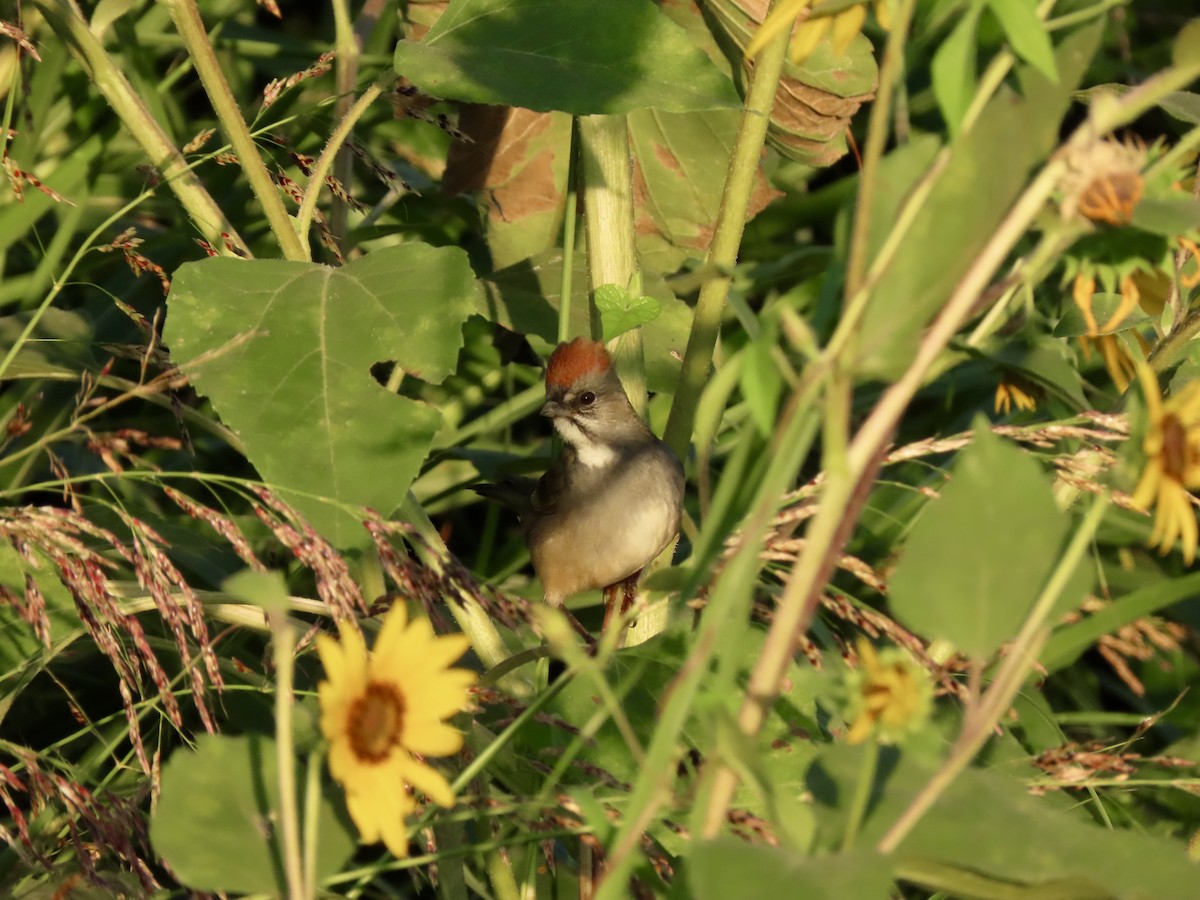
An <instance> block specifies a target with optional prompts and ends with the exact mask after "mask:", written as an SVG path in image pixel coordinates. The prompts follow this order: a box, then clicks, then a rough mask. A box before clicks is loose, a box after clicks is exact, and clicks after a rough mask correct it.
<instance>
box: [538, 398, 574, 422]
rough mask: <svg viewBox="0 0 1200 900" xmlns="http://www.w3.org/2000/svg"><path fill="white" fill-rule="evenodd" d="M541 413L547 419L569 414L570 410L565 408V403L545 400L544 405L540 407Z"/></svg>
mask: <svg viewBox="0 0 1200 900" xmlns="http://www.w3.org/2000/svg"><path fill="white" fill-rule="evenodd" d="M542 415H543V416H546V417H547V418H549V419H560V418H563V417H564V416H568V415H570V410H568V409H567V405H566V404H565V403H559V402H558V401H557V400H547V401H546V405H545V406H543V407H542Z"/></svg>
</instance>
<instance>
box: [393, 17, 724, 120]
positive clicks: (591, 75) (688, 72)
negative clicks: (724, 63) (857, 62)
mask: <svg viewBox="0 0 1200 900" xmlns="http://www.w3.org/2000/svg"><path fill="white" fill-rule="evenodd" d="M395 64H396V71H397V72H399V73H400V74H401V75H404V76H405V77H406V78H408V79H410V80H411V81H412V82H413V83H414V84H416V85H417V86H418V87H420V88H421V89H422V90H424V91H426V92H428V93H430V94H433V95H434V96H436V97H443V98H445V99H447V100H465V101H469V102H473V103H491V104H496V105H506V106H521V107H525V108H526V109H532V110H537V111H541V112H544V111H548V110H555V109H557V110H562V111H563V112H569V113H572V114H573V115H577V116H585V115H595V114H609V115H613V114H620V113H627V112H630V111H631V110H634V109H643V108H654V109H661V110H665V111H668V112H687V111H689V110H698V109H715V108H719V107H737V106H739V105H740V103H739V100H738V97H737V92H736V91H735V90H734V89H733V85H732V83H731V82H730V81H729V79H728V78H726V77H725V76H724V75H722V74H721V73H720V72H719V71H718V69H717V68H716V67H715V66H714V65H713V64H712V62H711V61H710V60H709V59H708V57H707V56H705V55H704V53H703V52H702V51H700V50H699V49H697V48H696V47H694V46H692V44H691V43H690V42H689V41H688V38H687V34H686V32H684V30H683V29H682V28H680V27H679V26H678V25H676V24H675V23H674V22H672V21H671V20H670V19H669V18H668V17H667V16H665V15H664V14H663V13H662V12H661V11H660V10H659V9H658V7H657V6H655V5H654V4H653V3H652V2H650V0H605V2H604V3H579V2H563V0H454V2H452V3H451V4H450V6H449V7H447V9H446V11H445V12H444V13H442V16H441V18H440V19H438V21H437V24H435V25H434V26H433V28H431V29H430V30H429V33H428V34H426V35H425V37H424V39H423V40H422V41H420V42H419V43H418V42H415V41H401V42H400V43H399V45H398V46H397V47H396V59H395Z"/></svg>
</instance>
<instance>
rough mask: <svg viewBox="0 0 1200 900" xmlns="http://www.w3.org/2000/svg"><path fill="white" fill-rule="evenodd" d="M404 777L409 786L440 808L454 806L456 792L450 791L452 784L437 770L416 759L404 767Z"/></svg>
mask: <svg viewBox="0 0 1200 900" xmlns="http://www.w3.org/2000/svg"><path fill="white" fill-rule="evenodd" d="M404 775H405V777H406V778H407V779H408V783H409V784H411V785H412V786H413V787H415V788H416V789H417V790H418V791H420V792H421V793H422V794H424V795H425V796H426V797H428V798H429V799H430V800H432V801H433V802H434V803H436V804H437V805H438V806H445V807H447V808H449V807H451V806H453V805H454V792H453V791H452V790H450V782H448V781H447V780H446V778H445V776H443V775H442V773H441V772H439V771H437V769H434V768H432V767H430V766H427V765H425V763H423V762H417V761H416V760H415V759H414V760H411V761H410V762H409V764H408V765H407V766H405V767H404Z"/></svg>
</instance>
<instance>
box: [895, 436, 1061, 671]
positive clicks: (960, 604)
mask: <svg viewBox="0 0 1200 900" xmlns="http://www.w3.org/2000/svg"><path fill="white" fill-rule="evenodd" d="M979 424H983V427H979ZM1067 529H1068V522H1067V519H1066V517H1065V516H1064V515H1063V514H1062V513H1061V512H1059V510H1058V508H1057V507H1056V506H1055V504H1054V497H1053V496H1052V494H1051V492H1050V484H1049V480H1048V478H1047V477H1046V475H1045V473H1044V472H1043V471H1042V469H1041V467H1040V466H1038V464H1037V463H1036V462H1035V461H1034V460H1033V459H1032V458H1031V457H1030V456H1029V455H1028V454H1027V453H1024V452H1022V451H1021V450H1019V449H1017V448H1016V447H1014V446H1013V445H1012V444H1009V443H1007V442H1005V441H1002V440H1001V439H1000V438H998V437H996V436H994V435H993V434H992V433H991V430H990V429H989V428H988V427H987V426H986V424H985V423H977V427H976V436H975V440H973V441H972V442H971V445H970V446H969V447H968V448H967V449H966V450H964V451H963V453H962V454H961V455H960V456H959V458H958V460H957V461H956V463H955V465H954V470H953V473H952V475H951V478H950V480H949V482H948V483H947V484H946V486H945V487H944V488H943V489H942V494H941V498H940V499H938V500H935V501H932V502H931V503H930V504H929V506H928V507H927V508H926V509H925V511H924V512H923V514H922V515H921V517H920V519H919V520H918V521H917V524H916V525H915V526H914V528H913V530H912V535H911V537H910V538H909V540H908V544H907V546H906V547H905V550H904V555H903V557H901V560H900V565H899V567H898V568H897V570H896V574H895V576H894V577H893V578H892V586H891V606H892V609H893V611H894V612H895V613H896V615H897V616H898V617H899V618H900V619H901V620H902V621H903V622H904V623H905V624H907V625H908V626H910V627H911V628H913V629H914V630H915V631H917V632H918V633H920V634H922V635H923V636H925V637H927V638H943V639H946V640H949V641H951V642H953V644H954V645H955V646H956V647H957V648H958V649H959V650H961V651H962V652H963V653H965V654H967V655H968V656H970V657H972V658H974V659H978V660H986V659H988V658H990V657H991V656H992V654H993V653H995V652H996V650H998V649H999V648H1000V646H1001V645H1002V644H1003V643H1004V642H1005V641H1007V640H1009V639H1010V638H1011V637H1012V636H1013V635H1014V634H1015V633H1016V631H1017V628H1018V627H1019V626H1020V624H1021V621H1022V620H1023V619H1024V618H1025V614H1026V613H1027V612H1028V611H1029V609H1030V607H1031V606H1032V605H1033V601H1034V600H1035V599H1036V598H1037V594H1038V592H1039V591H1040V590H1041V588H1042V586H1043V584H1044V583H1045V581H1046V579H1047V577H1048V576H1049V574H1050V572H1051V570H1052V569H1053V568H1054V564H1055V563H1056V561H1057V560H1058V554H1059V549H1060V546H1061V544H1062V541H1063V538H1064V537H1065V536H1066V533H1067Z"/></svg>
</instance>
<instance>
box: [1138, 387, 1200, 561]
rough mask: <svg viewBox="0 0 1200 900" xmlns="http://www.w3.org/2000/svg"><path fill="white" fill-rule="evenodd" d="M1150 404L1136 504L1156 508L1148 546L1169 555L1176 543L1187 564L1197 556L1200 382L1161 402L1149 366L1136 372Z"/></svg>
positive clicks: (1199, 484)
mask: <svg viewBox="0 0 1200 900" xmlns="http://www.w3.org/2000/svg"><path fill="white" fill-rule="evenodd" d="M1138 377H1139V379H1140V380H1141V382H1142V393H1143V394H1144V395H1145V398H1146V414H1147V419H1148V422H1147V425H1146V435H1145V437H1144V438H1143V439H1142V450H1143V451H1144V452H1145V454H1146V464H1145V468H1143V469H1142V477H1141V479H1140V480H1139V481H1138V485H1137V489H1136V490H1135V491H1134V492H1133V502H1134V503H1135V504H1137V505H1138V506H1140V507H1142V508H1143V509H1146V510H1148V509H1150V506H1151V505H1152V504H1153V506H1154V530H1153V531H1152V532H1151V533H1150V542H1149V543H1150V545H1151V546H1154V545H1156V544H1157V545H1158V551H1159V553H1162V554H1166V553H1167V552H1168V551H1169V550H1170V549H1171V548H1172V547H1174V546H1175V541H1176V539H1178V540H1179V541H1180V543H1181V544H1182V548H1183V561H1184V562H1185V563H1187V564H1188V565H1189V566H1190V565H1191V564H1192V560H1193V559H1194V558H1195V556H1196V542H1197V537H1198V535H1197V528H1196V511H1195V510H1194V509H1193V508H1192V495H1191V493H1190V492H1191V491H1193V490H1195V489H1197V488H1200V381H1193V382H1190V383H1189V384H1188V385H1187V386H1186V387H1184V388H1183V390H1181V391H1179V393H1177V394H1175V395H1174V396H1172V397H1171V398H1170V399H1169V400H1166V401H1165V402H1164V401H1163V399H1162V397H1161V395H1160V394H1159V388H1158V381H1157V379H1155V377H1154V374H1153V373H1152V372H1151V371H1150V369H1149V367H1148V366H1145V365H1140V366H1138Z"/></svg>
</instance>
